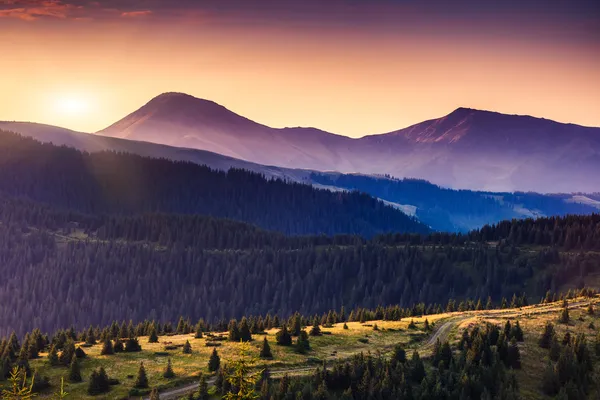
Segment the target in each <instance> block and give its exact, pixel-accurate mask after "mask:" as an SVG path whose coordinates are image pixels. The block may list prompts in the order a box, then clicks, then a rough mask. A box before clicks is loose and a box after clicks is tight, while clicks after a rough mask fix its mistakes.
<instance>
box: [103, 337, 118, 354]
mask: <svg viewBox="0 0 600 400" xmlns="http://www.w3.org/2000/svg"><path fill="white" fill-rule="evenodd" d="M100 354H101V355H103V356H109V355H111V354H115V349H114V348H113V345H112V340H110V339H109V338H108V337H107V338H106V339H104V343H103V344H102V350H101V351H100Z"/></svg>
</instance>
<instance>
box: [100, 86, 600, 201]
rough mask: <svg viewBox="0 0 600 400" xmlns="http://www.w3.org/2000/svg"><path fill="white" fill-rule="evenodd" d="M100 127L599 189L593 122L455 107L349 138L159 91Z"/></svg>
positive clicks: (313, 157)
mask: <svg viewBox="0 0 600 400" xmlns="http://www.w3.org/2000/svg"><path fill="white" fill-rule="evenodd" d="M98 134H99V135H103V136H110V137H116V138H123V139H130V140H138V141H148V142H155V143H161V144H166V145H170V146H177V147H186V148H195V149H202V150H208V151H211V152H215V153H219V154H223V155H226V156H230V157H235V158H238V159H242V160H246V161H250V162H254V163H259V164H264V165H276V166H280V167H286V168H301V169H312V170H319V171H338V172H342V173H363V174H390V175H393V176H399V177H410V178H421V179H426V180H428V181H431V182H433V183H436V184H439V185H442V186H446V187H452V188H463V189H476V190H486V191H515V190H519V191H537V192H546V193H555V192H592V191H597V190H598V189H600V174H597V173H596V172H595V171H598V170H600V128H588V127H582V126H577V125H573V124H561V123H557V122H554V121H550V120H546V119H540V118H533V117H529V116H516V115H504V114H499V113H494V112H489V111H479V110H473V109H468V108H459V109H457V110H455V111H453V112H452V113H450V114H449V115H447V116H445V117H442V118H438V119H433V120H430V121H425V122H422V123H419V124H416V125H413V126H411V127H408V128H405V129H401V130H398V131H394V132H390V133H386V134H381V135H371V136H365V137H362V138H360V139H352V138H348V137H345V136H340V135H335V134H332V133H329V132H325V131H322V130H318V129H314V128H283V129H275V128H271V127H268V126H265V125H261V124H259V123H256V122H254V121H251V120H250V119H247V118H245V117H242V116H240V115H237V114H235V113H234V112H232V111H230V110H228V109H226V108H225V107H223V106H221V105H219V104H216V103H214V102H212V101H208V100H203V99H198V98H195V97H192V96H189V95H186V94H182V93H165V94H162V95H160V96H158V97H155V98H154V99H152V100H151V101H150V102H148V103H147V104H146V105H144V106H143V107H141V108H140V109H138V110H137V111H134V112H133V113H131V114H129V115H128V116H126V117H125V118H123V119H122V120H120V121H118V122H116V123H114V124H113V125H111V126H109V127H108V128H106V129H104V130H102V131H100V132H98Z"/></svg>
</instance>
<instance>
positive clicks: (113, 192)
mask: <svg viewBox="0 0 600 400" xmlns="http://www.w3.org/2000/svg"><path fill="white" fill-rule="evenodd" d="M0 192H4V193H6V194H9V195H12V196H23V197H26V198H29V199H32V200H35V201H39V202H43V203H47V204H51V205H54V206H56V207H59V208H64V209H70V210H74V211H79V212H85V213H117V214H133V213H141V212H169V213H178V214H204V215H212V216H217V217H222V218H230V219H236V220H240V221H245V222H249V223H252V224H255V225H257V226H260V227H262V228H265V229H270V230H275V231H280V232H283V233H287V234H293V235H304V234H326V235H335V234H357V235H362V236H367V237H368V236H373V235H375V234H378V233H383V232H395V231H400V232H415V233H426V232H429V231H430V229H429V228H428V227H427V226H425V225H423V224H422V223H420V222H418V221H417V220H416V219H414V218H412V217H409V216H407V215H406V214H404V213H402V212H400V211H398V210H396V209H394V208H392V207H389V206H387V205H385V204H384V203H382V202H381V201H378V200H377V199H374V198H373V197H371V196H369V195H367V194H364V193H359V192H340V193H333V192H331V191H328V190H319V189H316V188H313V187H311V186H310V185H306V184H301V183H295V182H287V181H284V180H281V179H267V178H265V177H263V176H262V175H260V174H257V173H253V172H249V171H245V170H241V169H230V170H229V171H227V172H223V171H216V170H213V169H210V168H208V167H206V166H200V165H197V164H193V163H189V162H181V161H179V162H175V161H170V160H164V159H153V158H145V157H141V156H138V155H132V154H124V153H115V152H98V153H91V154H90V153H82V152H80V151H78V150H75V149H72V148H68V147H57V146H54V145H51V144H42V143H40V142H37V141H35V140H33V139H31V138H25V137H23V136H20V135H18V134H15V133H9V132H2V131H0Z"/></svg>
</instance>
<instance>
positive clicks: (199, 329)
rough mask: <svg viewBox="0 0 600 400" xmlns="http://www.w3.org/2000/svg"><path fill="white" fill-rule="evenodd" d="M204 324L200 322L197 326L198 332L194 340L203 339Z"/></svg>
mask: <svg viewBox="0 0 600 400" xmlns="http://www.w3.org/2000/svg"><path fill="white" fill-rule="evenodd" d="M202 325H203V324H202V322H201V321H198V323H197V324H196V332H195V334H194V338H196V339H202V329H203V328H202Z"/></svg>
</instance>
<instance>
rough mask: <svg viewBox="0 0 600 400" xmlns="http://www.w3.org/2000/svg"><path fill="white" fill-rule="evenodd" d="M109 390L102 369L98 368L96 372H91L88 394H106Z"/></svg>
mask: <svg viewBox="0 0 600 400" xmlns="http://www.w3.org/2000/svg"><path fill="white" fill-rule="evenodd" d="M109 390H110V384H109V380H108V376H107V375H106V371H105V370H104V368H102V367H100V369H99V370H98V371H96V370H94V371H92V375H91V376H90V383H89V386H88V394H90V395H92V396H95V395H98V394H102V393H106V392H108V391H109Z"/></svg>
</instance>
